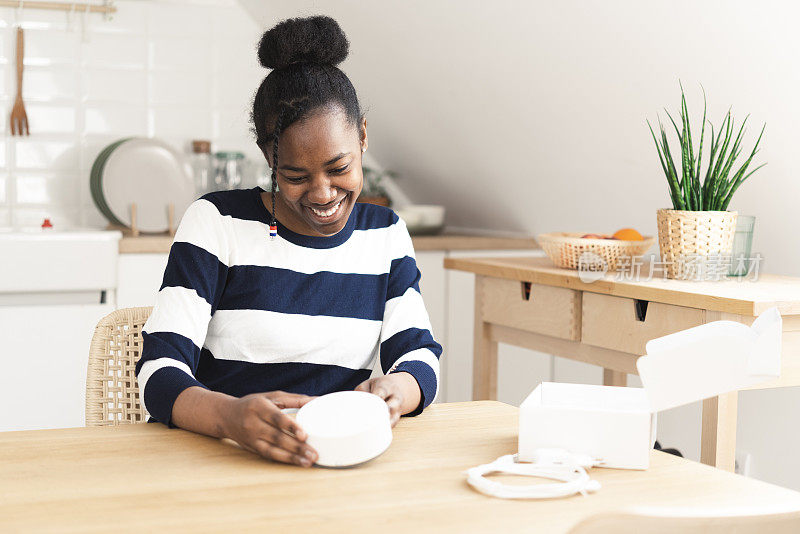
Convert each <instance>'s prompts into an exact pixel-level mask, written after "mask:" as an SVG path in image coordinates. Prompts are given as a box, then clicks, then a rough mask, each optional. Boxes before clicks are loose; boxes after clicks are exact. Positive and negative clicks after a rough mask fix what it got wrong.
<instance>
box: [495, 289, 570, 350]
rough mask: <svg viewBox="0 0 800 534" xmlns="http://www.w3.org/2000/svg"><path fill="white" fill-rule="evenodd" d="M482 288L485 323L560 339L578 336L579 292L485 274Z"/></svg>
mask: <svg viewBox="0 0 800 534" xmlns="http://www.w3.org/2000/svg"><path fill="white" fill-rule="evenodd" d="M482 289H483V298H482V302H483V317H484V319H485V320H486V321H487V322H491V323H494V324H499V325H503V326H510V327H512V328H519V329H520V330H525V331H528V332H535V333H537V334H547V335H549V336H554V337H559V338H562V339H571V340H575V341H577V340H579V339H580V337H581V322H580V321H581V293H580V291H574V290H572V289H565V288H561V287H550V286H543V285H537V284H531V283H530V282H518V281H516V280H504V279H501V278H488V277H487V278H484V279H483V284H482ZM528 289H529V291H528Z"/></svg>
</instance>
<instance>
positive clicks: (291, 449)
mask: <svg viewBox="0 0 800 534" xmlns="http://www.w3.org/2000/svg"><path fill="white" fill-rule="evenodd" d="M313 398H314V397H309V396H307V395H297V394H295V393H285V392H283V391H271V392H269V393H254V394H252V395H247V396H245V397H242V398H240V399H237V398H233V399H231V401H230V403H228V405H227V408H226V410H225V412H226V413H225V415H224V419H223V420H224V421H225V423H224V430H223V432H224V434H225V436H226V437H228V438H230V439H232V440H234V441H235V442H236V443H238V444H239V445H241V446H242V447H244V448H245V449H247V450H249V451H252V452H254V453H256V454H259V455H261V456H263V457H264V458H269V459H270V460H275V461H277V462H283V463H287V464H288V463H292V464H297V465H300V466H303V467H310V466H311V465H313V463H314V462H315V461H316V460H317V451H315V450H314V449H312V448H311V447H309V446H308V445H306V443H305V441H306V439H307V437H308V436H307V435H306V433H305V432H304V431H303V429H302V428H300V425H298V424H297V421H295V420H294V418H292V417H289V416H288V415H286V414H285V413H283V412H281V409H283V408H300V407H301V406H303V405H304V404H305V403H307V402H308V401H310V400H311V399H313Z"/></svg>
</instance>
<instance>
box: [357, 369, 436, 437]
mask: <svg viewBox="0 0 800 534" xmlns="http://www.w3.org/2000/svg"><path fill="white" fill-rule="evenodd" d="M356 391H366V392H367V393H374V394H375V395H377V396H379V397H380V398H382V399H383V400H385V401H386V405H387V406H388V407H389V416H390V418H391V422H392V426H394V425H396V424H397V421H399V420H400V416H401V415H403V414H407V413H409V412H412V411H414V410H415V409H416V408H417V406H419V403H420V400H421V398H422V397H421V393H420V390H419V384H417V380H416V379H415V378H414V377H413V376H411V375H410V374H409V373H392V374H389V375H385V376H377V377H375V378H370V379H369V380H365V381H364V382H361V383H360V384H359V385H358V387H357V388H356Z"/></svg>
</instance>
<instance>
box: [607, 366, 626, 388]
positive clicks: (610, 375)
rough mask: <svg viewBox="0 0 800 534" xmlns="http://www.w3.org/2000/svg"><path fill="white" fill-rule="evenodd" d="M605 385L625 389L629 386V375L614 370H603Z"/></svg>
mask: <svg viewBox="0 0 800 534" xmlns="http://www.w3.org/2000/svg"><path fill="white" fill-rule="evenodd" d="M603 385H604V386H622V387H625V386H627V385H628V373H624V372H622V371H614V370H612V369H603Z"/></svg>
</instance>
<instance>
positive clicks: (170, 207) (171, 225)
mask: <svg viewBox="0 0 800 534" xmlns="http://www.w3.org/2000/svg"><path fill="white" fill-rule="evenodd" d="M167 220H168V221H169V222H168V229H167V231H166V232H159V233H158V234H154V235H170V236H173V237H174V236H175V205H174V204H172V203H171V202H170V203H169V204H167ZM106 228H107V229H108V230H119V231H120V232H122V235H125V236H133V237H139V234H140V233H141V231H140V230H139V226H138V225H137V224H136V202H131V225H130V227H128V226H120V225H118V224H113V223H109V224H108V226H107V227H106Z"/></svg>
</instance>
